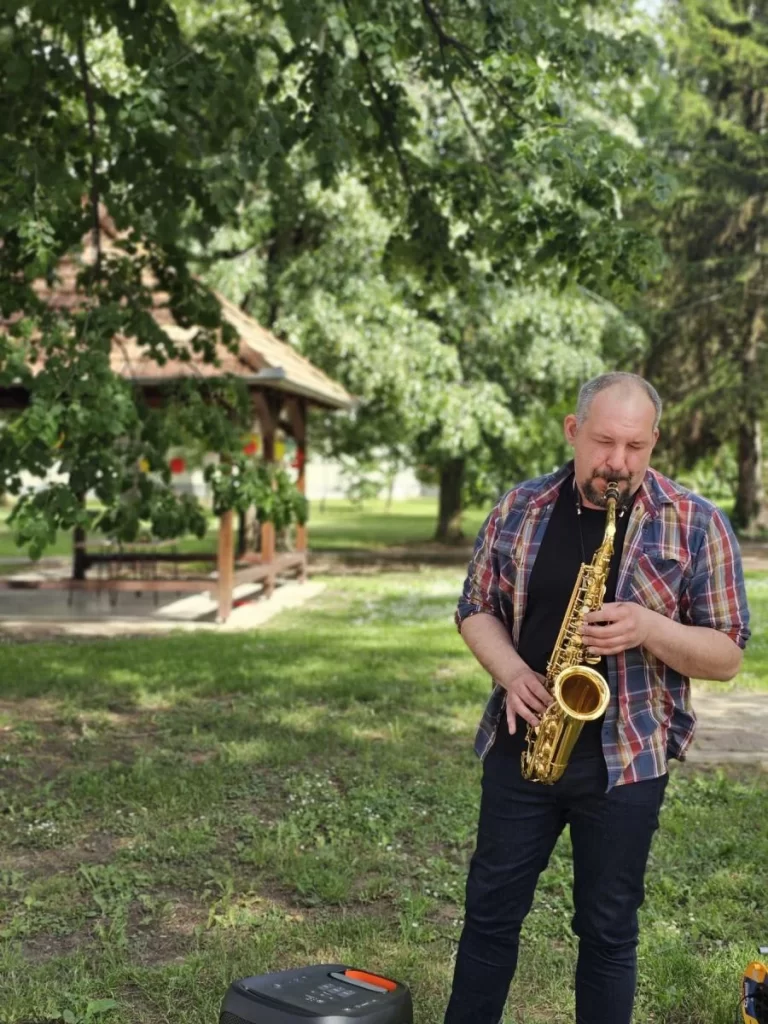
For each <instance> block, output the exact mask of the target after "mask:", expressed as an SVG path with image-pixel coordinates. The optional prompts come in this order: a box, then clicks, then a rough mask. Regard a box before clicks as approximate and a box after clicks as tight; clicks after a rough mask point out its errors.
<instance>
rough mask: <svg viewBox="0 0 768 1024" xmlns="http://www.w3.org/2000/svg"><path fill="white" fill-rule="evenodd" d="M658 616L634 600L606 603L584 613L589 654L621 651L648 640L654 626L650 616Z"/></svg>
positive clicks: (617, 652) (585, 636) (585, 639)
mask: <svg viewBox="0 0 768 1024" xmlns="http://www.w3.org/2000/svg"><path fill="white" fill-rule="evenodd" d="M656 615H657V612H654V611H651V609H650V608H645V607H644V606H643V605H641V604H635V603H634V601H617V602H615V603H613V604H604V605H603V607H602V608H601V609H600V610H599V611H596V612H589V613H588V614H587V615H585V616H584V629H583V630H582V634H581V635H582V637H583V638H584V643H585V644H586V645H587V647H588V648H589V653H590V654H599V655H600V656H601V657H602V656H604V655H606V654H620V653H621V652H622V651H628V650H629V649H630V648H631V647H641V646H642V645H643V644H644V643H645V642H646V640H647V639H648V634H649V632H650V631H651V628H652V626H653V619H652V618H651V616H656Z"/></svg>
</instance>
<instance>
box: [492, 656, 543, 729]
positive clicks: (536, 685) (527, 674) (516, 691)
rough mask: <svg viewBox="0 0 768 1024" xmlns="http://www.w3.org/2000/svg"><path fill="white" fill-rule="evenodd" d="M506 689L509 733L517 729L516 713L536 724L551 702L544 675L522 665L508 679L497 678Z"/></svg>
mask: <svg viewBox="0 0 768 1024" xmlns="http://www.w3.org/2000/svg"><path fill="white" fill-rule="evenodd" d="M497 682H500V683H501V684H502V686H503V687H504V689H505V690H506V691H507V726H508V727H509V735H510V736H513V735H514V734H515V731H516V729H517V719H516V715H520V717H521V718H523V719H525V721H526V722H528V724H529V725H532V726H534V727H535V726H537V725H538V724H539V721H540V716H541V714H542V713H543V712H544V711H546V709H547V708H548V707H549V705H550V704H551V703H552V695H551V694H550V692H549V690H548V689H547V688H546V686H545V685H544V682H545V680H544V676H542V675H541V674H540V673H538V672H534V671H533V670H532V669H530V668H528V666H527V665H524V666H523V668H522V669H520V670H519V671H518V672H517V673H516V674H515V675H513V676H512V677H511V678H510V679H504V680H501V679H499V680H497Z"/></svg>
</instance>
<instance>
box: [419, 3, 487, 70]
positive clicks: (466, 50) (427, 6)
mask: <svg viewBox="0 0 768 1024" xmlns="http://www.w3.org/2000/svg"><path fill="white" fill-rule="evenodd" d="M421 6H422V7H423V8H424V13H425V14H426V16H427V17H428V18H429V20H430V21H431V22H432V26H433V28H434V30H435V32H436V33H437V38H438V39H439V40H440V49H441V50H442V48H443V47H444V46H452V47H454V49H456V50H458V51H459V53H461V54H463V55H464V56H467V57H474V56H475V53H474V50H472V48H471V47H469V46H467V44H466V43H463V42H462V41H461V40H460V39H457V38H456V36H452V35H449V34H448V33H447V32H446V31H445V29H444V28H443V24H442V22H441V21H440V15H439V14H438V13H437V11H436V10H435V8H434V7H433V6H432V4H431V2H430V0H421Z"/></svg>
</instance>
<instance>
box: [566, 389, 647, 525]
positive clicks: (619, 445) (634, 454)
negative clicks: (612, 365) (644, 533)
mask: <svg viewBox="0 0 768 1024" xmlns="http://www.w3.org/2000/svg"><path fill="white" fill-rule="evenodd" d="M655 418H656V410H655V408H654V405H653V402H652V401H651V400H650V398H648V396H647V395H646V394H645V393H644V392H643V391H641V390H640V389H639V388H624V387H622V386H615V387H612V388H606V389H605V391H601V392H599V394H597V395H596V396H595V398H594V399H593V401H592V405H591V407H590V409H589V414H588V415H587V418H586V420H585V421H584V422H583V423H582V425H581V426H578V423H577V421H576V417H575V416H574V415H573V414H571V415H569V416H566V417H565V423H564V429H565V437H566V440H567V441H568V442H569V443H570V445H571V446H572V447H573V460H574V468H575V472H576V482H577V483H578V485H579V489H580V490H581V494H582V497H583V499H584V501H585V504H587V505H588V506H591V507H593V508H602V507H604V505H605V490H606V487H607V485H608V481H609V480H616V481H617V482H618V484H619V503H620V504H622V505H626V504H629V501H630V499H631V497H632V495H633V494H634V493H635V491H636V490H637V489H638V487H639V486H640V484H641V483H642V482H643V477H644V476H645V471H646V470H647V469H648V465H649V463H650V461H651V452H652V451H653V448H654V445H655V444H656V440H657V438H658V436H659V432H658V430H654V429H653V421H654V419H655Z"/></svg>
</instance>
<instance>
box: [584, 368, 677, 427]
mask: <svg viewBox="0 0 768 1024" xmlns="http://www.w3.org/2000/svg"><path fill="white" fill-rule="evenodd" d="M616 384H621V385H622V386H623V387H633V388H637V389H639V390H640V391H643V392H644V393H645V394H646V395H647V396H648V398H650V400H651V401H652V402H653V407H654V409H655V410H656V416H655V417H654V420H653V429H654V430H655V429H656V428H657V427H658V425H659V420H660V419H661V399H660V398H659V393H658V391H657V390H656V388H655V387H654V386H653V384H649V383H648V381H647V380H646V379H645V378H644V377H640V376H639V375H638V374H637V373H620V372H615V373H601V374H600V376H599V377H593V378H592V380H588V381H587V383H586V384H582V385H581V388H580V389H579V399H578V401H577V403H576V422H577V423H578V425H579V426H581V425H582V424H583V423H584V420H586V418H587V416H588V415H589V410H590V408H591V406H592V402H593V401H594V399H595V395H599V394H600V392H601V391H605V390H606V388H612V387H613V386H614V385H616Z"/></svg>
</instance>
